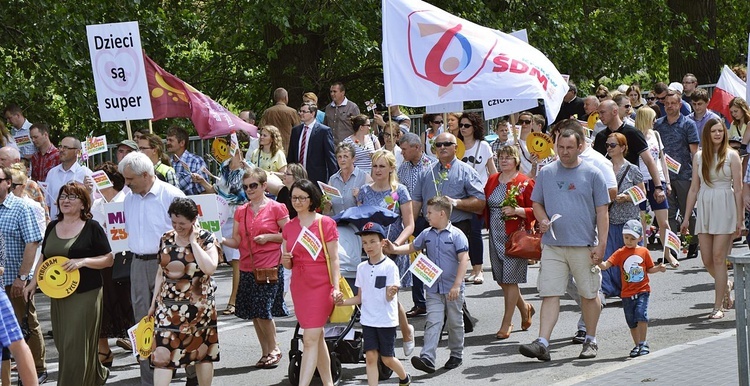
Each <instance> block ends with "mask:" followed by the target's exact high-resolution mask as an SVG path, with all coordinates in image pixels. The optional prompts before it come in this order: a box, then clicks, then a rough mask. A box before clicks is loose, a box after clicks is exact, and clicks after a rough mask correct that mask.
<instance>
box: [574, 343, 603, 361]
mask: <svg viewBox="0 0 750 386" xmlns="http://www.w3.org/2000/svg"><path fill="white" fill-rule="evenodd" d="M597 351H599V346H598V345H597V344H596V343H594V342H592V341H590V340H588V341H585V342H583V349H581V355H578V358H580V359H591V358H596V352H597Z"/></svg>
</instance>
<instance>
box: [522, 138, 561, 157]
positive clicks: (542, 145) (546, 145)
mask: <svg viewBox="0 0 750 386" xmlns="http://www.w3.org/2000/svg"><path fill="white" fill-rule="evenodd" d="M552 146H553V145H552V138H551V137H550V136H549V135H547V134H544V133H529V135H528V136H527V137H526V148H527V149H529V152H530V153H531V154H535V155H536V156H537V157H539V159H540V160H543V159H545V158H547V157H549V156H551V155H554V154H555V152H554V150H552Z"/></svg>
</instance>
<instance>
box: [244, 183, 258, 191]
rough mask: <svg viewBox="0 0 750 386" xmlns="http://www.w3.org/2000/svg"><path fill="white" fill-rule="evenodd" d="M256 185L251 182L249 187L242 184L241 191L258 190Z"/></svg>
mask: <svg viewBox="0 0 750 386" xmlns="http://www.w3.org/2000/svg"><path fill="white" fill-rule="evenodd" d="M258 185H259V184H258V183H257V182H253V183H251V184H250V185H245V184H242V189H243V190H248V189H251V190H255V189H258Z"/></svg>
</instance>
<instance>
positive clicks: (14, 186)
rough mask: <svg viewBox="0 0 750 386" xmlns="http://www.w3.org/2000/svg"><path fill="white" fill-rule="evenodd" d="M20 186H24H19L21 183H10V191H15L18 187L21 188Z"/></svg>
mask: <svg viewBox="0 0 750 386" xmlns="http://www.w3.org/2000/svg"><path fill="white" fill-rule="evenodd" d="M19 186H23V184H19V183H15V182H11V183H10V190H15V189H16V188H17V187H19Z"/></svg>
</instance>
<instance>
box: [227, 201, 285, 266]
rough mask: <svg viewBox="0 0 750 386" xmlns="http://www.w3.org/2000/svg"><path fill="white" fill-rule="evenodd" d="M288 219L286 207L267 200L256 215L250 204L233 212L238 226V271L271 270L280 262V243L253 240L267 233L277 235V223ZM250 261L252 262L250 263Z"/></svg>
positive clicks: (279, 229)
mask: <svg viewBox="0 0 750 386" xmlns="http://www.w3.org/2000/svg"><path fill="white" fill-rule="evenodd" d="M285 217H287V218H288V217H289V212H288V211H287V209H286V205H284V204H281V203H278V202H276V201H273V200H268V202H267V203H266V206H264V207H263V208H262V209H261V210H260V211H258V213H257V214H256V213H253V211H252V210H251V209H250V203H249V202H248V203H247V204H245V205H242V206H240V207H239V208H237V210H236V211H235V212H234V220H235V221H237V222H238V223H239V225H240V228H239V235H240V248H239V250H240V271H243V272H252V271H253V269H254V268H271V267H276V266H278V265H279V263H280V261H281V243H272V242H267V243H265V244H258V243H256V242H255V241H253V238H254V237H255V236H258V235H264V234H268V233H279V232H281V228H280V227H279V224H278V221H279V220H281V219H283V218H285ZM251 260H252V262H251Z"/></svg>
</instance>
